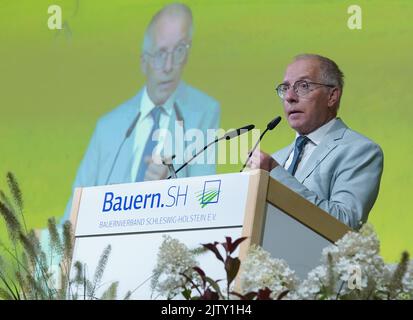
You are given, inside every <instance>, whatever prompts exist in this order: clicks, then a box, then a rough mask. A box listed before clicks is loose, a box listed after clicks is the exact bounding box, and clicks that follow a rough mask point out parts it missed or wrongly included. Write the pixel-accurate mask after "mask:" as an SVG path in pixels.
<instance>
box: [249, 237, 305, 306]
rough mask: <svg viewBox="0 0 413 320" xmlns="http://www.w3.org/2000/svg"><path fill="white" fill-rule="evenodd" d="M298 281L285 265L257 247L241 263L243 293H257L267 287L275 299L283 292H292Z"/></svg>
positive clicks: (253, 247)
mask: <svg viewBox="0 0 413 320" xmlns="http://www.w3.org/2000/svg"><path fill="white" fill-rule="evenodd" d="M297 282H298V280H297V278H296V276H295V273H294V271H292V270H291V269H290V268H289V267H288V265H287V263H286V262H285V261H284V260H281V259H274V258H271V256H270V254H269V253H268V252H267V251H265V250H264V249H262V248H261V247H259V246H255V245H253V246H252V247H251V248H250V250H249V252H248V255H247V257H246V259H245V260H244V261H243V263H242V270H241V287H242V291H243V292H244V293H247V292H250V291H258V290H259V289H264V288H265V287H268V288H269V289H270V290H271V291H272V293H271V297H273V298H275V297H276V296H277V295H278V294H280V293H281V292H283V291H285V290H289V291H291V290H293V289H294V288H295V286H296V284H297Z"/></svg>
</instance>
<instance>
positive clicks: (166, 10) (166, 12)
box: [142, 3, 194, 52]
mask: <svg viewBox="0 0 413 320" xmlns="http://www.w3.org/2000/svg"><path fill="white" fill-rule="evenodd" d="M163 16H169V17H178V18H186V19H188V21H189V30H188V33H189V38H190V39H192V35H193V33H194V28H193V18H192V11H191V9H190V8H189V7H188V6H187V5H185V4H182V3H172V4H169V5H167V6H165V7H163V8H162V9H161V10H159V11H158V12H157V13H156V14H155V15H154V16H153V17H152V19H151V21H150V23H149V24H148V26H147V27H146V30H145V34H144V36H143V43H142V51H143V52H147V51H149V49H150V47H151V46H152V42H153V37H152V29H153V26H154V25H155V24H156V22H157V21H158V20H159V19H160V18H161V17H163Z"/></svg>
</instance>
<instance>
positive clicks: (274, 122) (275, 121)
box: [267, 116, 281, 130]
mask: <svg viewBox="0 0 413 320" xmlns="http://www.w3.org/2000/svg"><path fill="white" fill-rule="evenodd" d="M280 121H281V117H280V116H278V117H276V118H274V119H272V120H271V122H270V123H269V124H267V129H268V130H272V129H274V128H275V127H276V126H277V125H278V124H279V123H280Z"/></svg>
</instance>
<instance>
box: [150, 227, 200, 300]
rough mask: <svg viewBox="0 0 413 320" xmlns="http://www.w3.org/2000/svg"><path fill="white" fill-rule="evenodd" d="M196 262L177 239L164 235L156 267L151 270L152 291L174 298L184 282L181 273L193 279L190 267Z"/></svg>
mask: <svg viewBox="0 0 413 320" xmlns="http://www.w3.org/2000/svg"><path fill="white" fill-rule="evenodd" d="M196 265H197V262H196V260H195V255H194V254H193V253H192V252H191V251H190V250H189V249H188V248H187V247H186V246H185V244H183V243H181V242H179V240H177V239H172V238H171V237H170V236H165V235H164V240H163V242H162V244H161V247H160V248H159V252H158V260H157V265H156V267H155V268H154V270H153V278H152V281H151V288H152V290H154V291H156V292H159V293H161V294H165V293H166V294H167V296H168V298H169V297H174V296H176V295H177V294H178V293H180V292H181V291H182V286H183V285H184V283H185V282H186V279H185V277H184V276H183V275H182V273H185V274H186V275H188V276H189V277H191V278H192V277H193V273H194V272H193V270H192V267H195V266H196Z"/></svg>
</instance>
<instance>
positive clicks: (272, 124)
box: [240, 116, 281, 172]
mask: <svg viewBox="0 0 413 320" xmlns="http://www.w3.org/2000/svg"><path fill="white" fill-rule="evenodd" d="M280 121H281V117H280V116H277V117H275V118H274V119H272V120H271V121H270V122H269V123H268V124H267V128H266V129H265V130H264V132H263V133H261V135H260V137H259V139H258V141H257V142H256V143H255V145H254V148H252V150H251V151H250V153H249V154H248V157H247V159H246V160H245V163H244V165H243V166H242V168H241V170H240V172H242V171H244V169H245V167H246V166H247V163H248V160H249V159H250V158H251V156H252V154H253V153H254V151H255V149H256V148H257V146H258V144H259V143H260V141H261V140H262V138H263V137H264V135H265V134H266V133H267V131H268V130H272V129H274V128H275V127H276V126H277V125H278V124H279V123H280Z"/></svg>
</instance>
